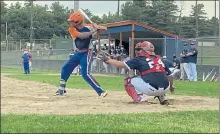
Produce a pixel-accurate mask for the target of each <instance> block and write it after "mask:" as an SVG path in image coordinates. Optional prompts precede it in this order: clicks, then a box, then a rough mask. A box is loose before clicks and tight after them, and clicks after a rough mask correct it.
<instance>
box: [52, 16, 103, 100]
mask: <svg viewBox="0 0 220 134" xmlns="http://www.w3.org/2000/svg"><path fill="white" fill-rule="evenodd" d="M68 22H69V23H70V26H69V29H68V31H69V33H70V35H71V37H72V39H73V40H74V42H75V46H74V47H75V48H76V52H75V54H74V55H73V56H71V58H70V59H69V60H68V61H67V62H66V63H65V64H64V65H63V67H62V69H61V79H60V86H59V89H58V91H57V92H56V95H61V96H62V95H64V93H66V90H65V87H66V82H67V80H68V78H69V76H70V74H71V73H72V71H73V69H75V67H77V66H78V65H79V64H80V66H81V75H82V77H83V79H84V80H85V81H86V82H87V83H88V84H89V85H90V86H91V87H92V88H93V89H94V90H95V91H96V92H97V94H98V95H99V96H102V97H105V96H106V95H107V92H105V91H104V90H103V89H102V88H101V87H100V85H99V84H98V83H97V82H96V80H95V79H94V78H93V77H92V76H91V74H90V69H91V61H92V57H93V56H92V47H93V46H92V41H91V40H92V37H93V34H95V33H97V31H98V30H107V28H106V27H104V26H100V25H97V24H95V23H93V24H84V17H83V15H82V14H81V13H79V12H74V13H72V14H71V15H70V16H69V19H68Z"/></svg>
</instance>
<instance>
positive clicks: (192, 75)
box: [187, 43, 198, 81]
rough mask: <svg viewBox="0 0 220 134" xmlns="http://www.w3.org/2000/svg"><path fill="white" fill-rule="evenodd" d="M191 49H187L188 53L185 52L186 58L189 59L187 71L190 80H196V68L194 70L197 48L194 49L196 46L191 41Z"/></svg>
mask: <svg viewBox="0 0 220 134" xmlns="http://www.w3.org/2000/svg"><path fill="white" fill-rule="evenodd" d="M190 45H191V49H190V50H189V53H188V54H187V56H188V60H189V70H190V71H189V72H190V78H189V80H190V81H197V70H196V63H197V55H198V50H197V49H196V46H195V44H194V43H191V44H190Z"/></svg>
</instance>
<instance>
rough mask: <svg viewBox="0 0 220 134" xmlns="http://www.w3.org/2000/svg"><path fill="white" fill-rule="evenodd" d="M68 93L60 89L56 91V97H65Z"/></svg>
mask: <svg viewBox="0 0 220 134" xmlns="http://www.w3.org/2000/svg"><path fill="white" fill-rule="evenodd" d="M65 93H66V90H60V89H58V90H57V91H56V94H55V95H61V96H62V95H64V94H65Z"/></svg>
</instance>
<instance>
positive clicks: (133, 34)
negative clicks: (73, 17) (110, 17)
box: [98, 20, 186, 60]
mask: <svg viewBox="0 0 220 134" xmlns="http://www.w3.org/2000/svg"><path fill="white" fill-rule="evenodd" d="M103 25H104V26H106V27H107V28H108V30H107V31H105V32H101V33H100V34H99V35H98V40H100V39H103V38H105V39H107V38H108V39H109V40H110V39H112V38H113V39H115V41H116V44H117V43H118V44H119V45H123V46H124V47H125V49H127V50H129V53H130V56H132V57H133V56H134V46H135V44H136V43H137V42H140V41H144V40H148V41H150V42H152V43H153V44H154V46H155V52H156V54H158V55H161V56H163V55H166V56H167V57H168V59H170V60H172V56H173V54H176V55H179V53H180V52H181V49H182V46H183V44H185V43H186V41H185V40H183V39H179V37H178V36H177V35H175V34H172V33H169V32H166V31H163V30H160V29H157V28H154V27H151V26H148V25H146V24H142V23H139V22H136V21H130V20H128V21H120V22H114V23H108V24H103ZM129 39H130V40H129ZM129 46H130V47H129ZM129 48H130V49H129ZM99 50H100V47H99ZM132 52H133V53H132Z"/></svg>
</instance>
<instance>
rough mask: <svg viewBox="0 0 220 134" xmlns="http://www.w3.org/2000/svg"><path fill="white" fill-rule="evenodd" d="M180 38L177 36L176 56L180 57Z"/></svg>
mask: <svg viewBox="0 0 220 134" xmlns="http://www.w3.org/2000/svg"><path fill="white" fill-rule="evenodd" d="M178 52H179V36H178V35H177V36H176V56H177V55H179V53H178Z"/></svg>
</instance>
